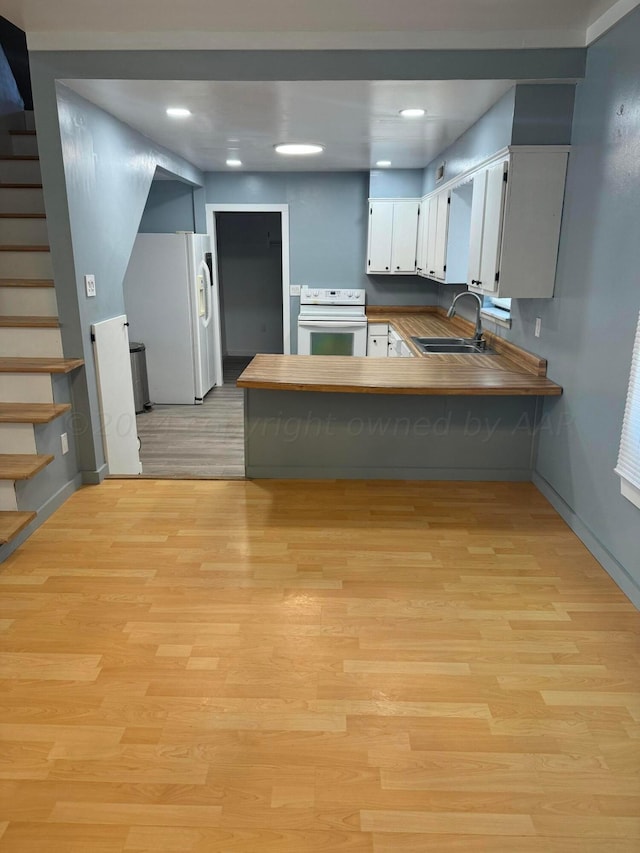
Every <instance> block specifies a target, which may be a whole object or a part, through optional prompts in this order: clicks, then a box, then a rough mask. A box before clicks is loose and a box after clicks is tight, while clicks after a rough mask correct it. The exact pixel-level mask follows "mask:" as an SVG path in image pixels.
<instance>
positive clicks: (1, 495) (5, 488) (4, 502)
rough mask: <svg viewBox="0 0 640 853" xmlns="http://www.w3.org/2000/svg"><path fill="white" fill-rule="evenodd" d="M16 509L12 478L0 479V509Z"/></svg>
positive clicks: (9, 510) (11, 510)
mask: <svg viewBox="0 0 640 853" xmlns="http://www.w3.org/2000/svg"><path fill="white" fill-rule="evenodd" d="M17 509H18V503H17V500H16V490H15V486H14V485H13V480H0V511H2V512H15V511H16V510H17Z"/></svg>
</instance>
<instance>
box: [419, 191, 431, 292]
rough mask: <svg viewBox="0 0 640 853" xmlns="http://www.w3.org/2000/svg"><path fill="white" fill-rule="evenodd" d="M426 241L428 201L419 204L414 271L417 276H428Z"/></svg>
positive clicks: (427, 237)
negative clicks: (415, 265)
mask: <svg viewBox="0 0 640 853" xmlns="http://www.w3.org/2000/svg"><path fill="white" fill-rule="evenodd" d="M428 239H429V201H428V200H426V201H423V202H422V203H421V204H420V221H419V223H418V252H417V259H418V264H417V268H416V271H417V273H418V275H421V276H428V275H429V268H428V266H427V264H428V263H429V261H428V259H427V249H428Z"/></svg>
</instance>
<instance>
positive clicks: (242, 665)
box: [0, 480, 640, 853]
mask: <svg viewBox="0 0 640 853" xmlns="http://www.w3.org/2000/svg"><path fill="white" fill-rule="evenodd" d="M0 588H1V593H0V596H1V599H2V605H3V606H2V612H0V637H1V638H2V640H1V651H0V744H1V749H0V835H1V837H0V853H40V851H42V853H44V851H47V853H50V851H54V853H72V851H73V853H78V851H83V853H84V851H87V853H93V851H99V853H142V851H154V853H155V851H163V852H164V851H166V853H169V851H173V852H174V853H175V851H180V853H334V851H344V853H346V851H349V853H423V851H434V852H435V853H441V851H445V853H446V851H464V853H478V851H482V853H578V851H580V853H602V851H607V853H609V851H613V853H632V851H633V853H637V851H638V850H639V849H640V748H639V746H640V669H639V667H638V663H639V658H640V614H639V613H638V612H637V611H636V610H635V609H634V607H633V606H632V605H631V604H630V603H629V601H628V600H627V599H626V598H625V597H624V595H623V594H622V593H621V592H620V591H619V589H618V588H617V587H616V586H615V585H614V583H613V581H611V579H610V578H609V577H608V576H607V575H606V574H605V572H604V570H603V569H602V568H601V567H600V566H599V565H598V563H596V561H595V560H594V559H593V558H592V557H591V555H590V554H589V553H588V552H587V551H586V550H585V548H584V547H583V546H582V544H581V543H580V542H579V541H578V540H577V539H576V537H575V536H574V535H573V534H572V533H571V532H570V531H569V529H568V528H567V527H566V526H565V524H564V523H563V522H562V521H561V519H560V518H559V517H558V516H557V515H556V513H555V512H554V510H553V509H552V508H551V507H550V506H549V504H548V503H547V502H546V501H545V500H544V498H543V497H542V496H541V495H540V494H539V493H538V492H537V491H536V489H535V488H534V487H533V486H532V485H531V484H524V483H522V484H508V483H497V484H494V483H482V484H480V483H477V484H476V483H416V482H412V483H393V482H338V483H336V482H329V481H323V482H284V481H278V482H275V481H260V482H258V481H256V482H248V481H228V482H225V481H209V482H206V481H193V480H191V481H177V480H164V481H160V480H157V481H152V480H110V481H107V482H105V483H104V484H103V485H101V486H99V487H87V488H85V489H83V490H82V491H81V492H79V493H76V494H75V495H74V496H73V497H72V498H71V499H70V500H69V501H68V502H67V503H66V504H65V505H64V506H63V507H62V508H61V509H60V510H58V511H57V512H56V513H55V514H54V515H53V516H52V517H51V518H50V519H49V520H48V521H47V522H46V523H45V524H44V525H43V526H42V527H41V528H40V529H39V530H37V531H36V533H35V534H34V535H33V536H32V537H31V539H30V540H29V541H28V542H27V543H26V544H25V545H23V546H22V547H21V548H20V549H19V550H18V551H17V552H16V553H14V554H13V555H12V556H11V557H10V558H9V559H8V560H7V561H6V562H5V563H4V564H3V565H2V567H0Z"/></svg>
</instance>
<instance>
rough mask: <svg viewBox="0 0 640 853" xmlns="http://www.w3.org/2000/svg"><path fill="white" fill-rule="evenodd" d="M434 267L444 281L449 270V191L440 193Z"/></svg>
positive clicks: (437, 275) (436, 275)
mask: <svg viewBox="0 0 640 853" xmlns="http://www.w3.org/2000/svg"><path fill="white" fill-rule="evenodd" d="M437 198H438V201H437V205H436V236H435V253H434V257H433V268H434V270H435V277H436V278H439V279H441V280H442V281H444V279H445V278H446V272H447V236H448V233H449V193H448V192H441V193H438V197H437Z"/></svg>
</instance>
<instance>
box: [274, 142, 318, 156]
mask: <svg viewBox="0 0 640 853" xmlns="http://www.w3.org/2000/svg"><path fill="white" fill-rule="evenodd" d="M274 147H275V149H276V151H277V152H278V154H286V155H290V156H293V157H299V156H304V155H306V154H322V152H323V151H324V145H316V144H312V143H307V142H304V143H302V142H283V143H281V144H280V145H275V146H274Z"/></svg>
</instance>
